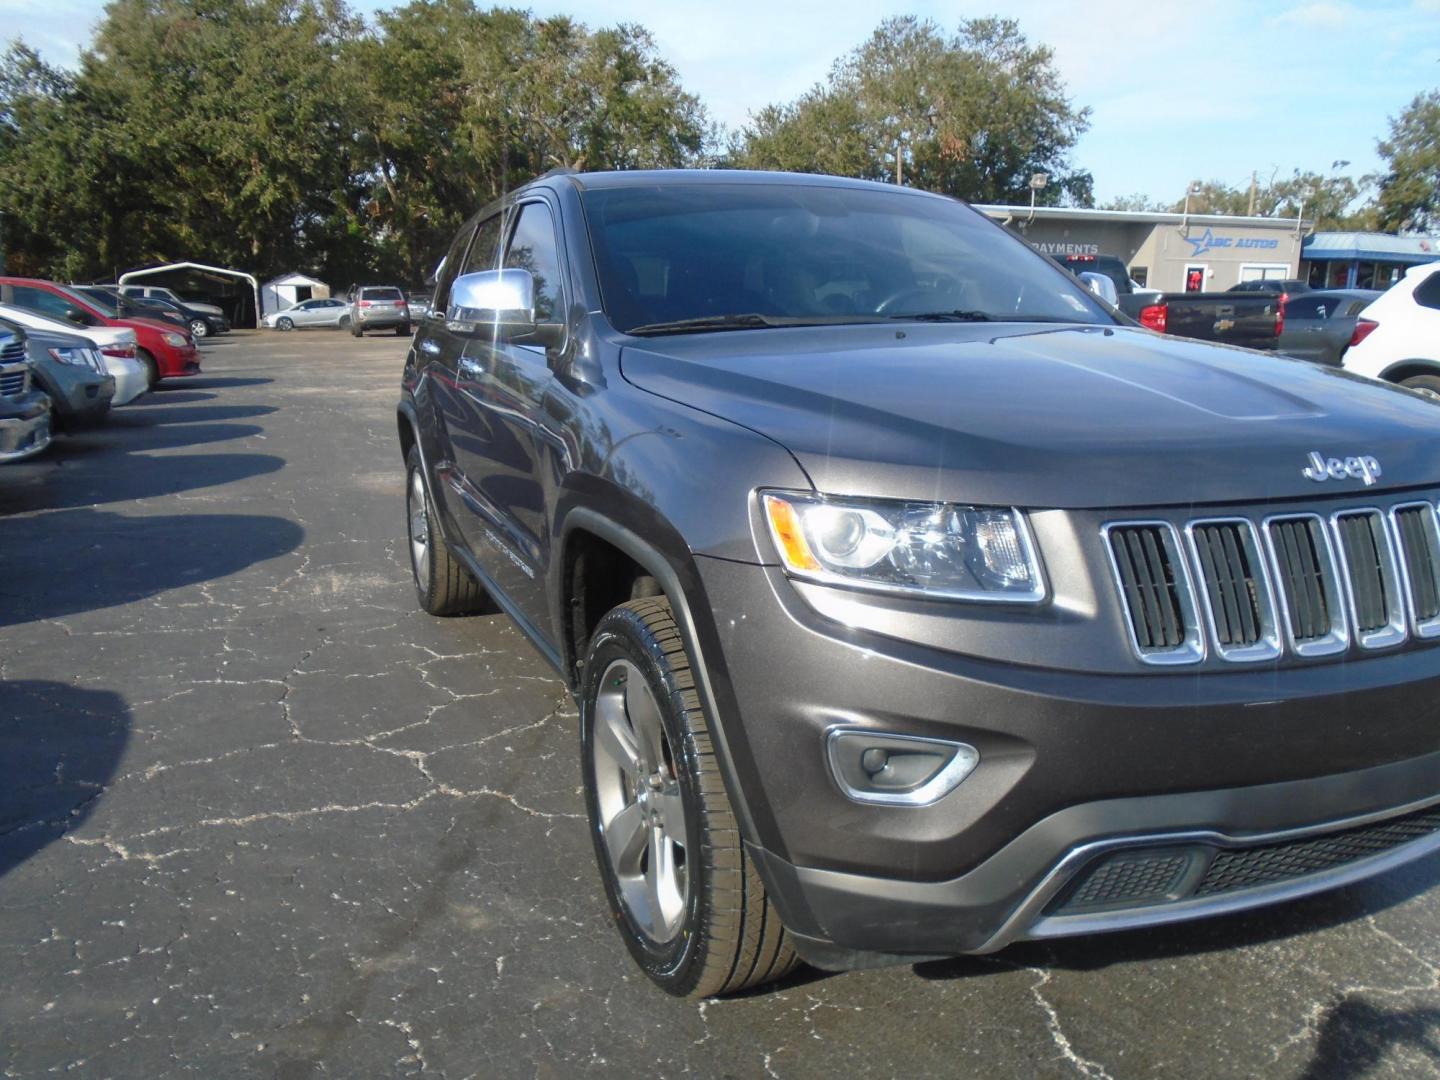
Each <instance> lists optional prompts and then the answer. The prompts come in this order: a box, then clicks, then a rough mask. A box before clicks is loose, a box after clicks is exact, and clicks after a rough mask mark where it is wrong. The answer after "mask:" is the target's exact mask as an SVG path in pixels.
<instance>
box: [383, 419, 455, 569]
mask: <svg viewBox="0 0 1440 1080" xmlns="http://www.w3.org/2000/svg"><path fill="white" fill-rule="evenodd" d="M395 426H396V429H397V434H398V436H399V438H400V460H401V461H405V460H406V459H408V458H409V456H410V448H411V447H414V448H415V449H416V450H417V451H418V452H419V454H420V480H421V482H422V483H424V485H425V493H426V494H427V495H429V496H430V505H431V506H434V507H436V508H437V509H438V508H439V507H440V505H441V504H440V502H439V501H438V500H437V499H436V498H435V490H434V485H433V483H432V482H431V475H430V458H429V456H428V455H427V454H426V453H425V440H424V439H422V438H421V437H420V418H419V416H418V415H417V414H416V412H415V405H414V403H412V402H411V401H409V400H407V399H402V400H401V402H400V404H399V405H397V406H396V407H395ZM444 516H445V515H444V514H443V513H437V514H436V515H435V517H436V520H435V521H432V522H431V523H430V527H431V528H432V529H434V530H435V531H436V532H438V533H439V534H440V540H441V542H442V543H445V544H449V543H450V539H451V538H450V535H449V531H448V530H447V528H446V525H445V520H444Z"/></svg>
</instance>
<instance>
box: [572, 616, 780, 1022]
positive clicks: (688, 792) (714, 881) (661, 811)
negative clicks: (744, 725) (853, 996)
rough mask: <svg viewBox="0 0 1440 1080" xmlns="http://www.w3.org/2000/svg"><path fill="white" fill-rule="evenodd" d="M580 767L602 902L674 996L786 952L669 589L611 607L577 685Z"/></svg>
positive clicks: (693, 994)
mask: <svg viewBox="0 0 1440 1080" xmlns="http://www.w3.org/2000/svg"><path fill="white" fill-rule="evenodd" d="M580 744H581V770H582V772H583V774H584V780H585V802H586V809H587V810H588V811H589V820H590V833H591V836H592V838H593V840H594V845H595V855H596V859H597V861H598V862H599V864H600V877H601V880H602V881H603V883H604V886H605V894H606V898H607V899H608V901H609V904H610V910H611V914H612V916H613V918H614V920H615V924H616V926H617V927H618V928H619V930H620V934H621V937H622V938H623V939H624V941H625V945H626V947H627V948H628V949H629V950H630V955H631V956H632V957H634V959H635V962H636V963H637V964H638V965H639V966H640V968H641V970H642V971H644V972H645V974H646V975H648V976H649V977H650V979H651V980H652V981H653V982H654V983H655V984H656V985H657V986H659V987H660V988H661V989H662V990H664V991H666V992H667V993H670V994H674V995H676V996H677V997H688V998H703V997H711V996H713V995H716V994H730V993H735V992H736V991H739V990H744V989H746V988H748V987H752V986H759V985H761V984H762V983H767V982H771V981H773V980H775V979H778V978H781V977H782V976H784V975H786V974H788V973H789V972H790V971H792V970H794V968H795V967H796V965H797V964H798V963H799V958H798V957H797V956H796V954H795V950H794V948H793V947H792V946H791V944H790V940H789V937H788V935H787V934H786V932H785V928H784V926H782V925H781V923H780V918H779V916H778V915H777V914H776V912H775V908H774V906H773V905H772V904H771V903H770V901H769V898H768V897H767V896H766V895H765V886H764V885H763V884H762V883H761V881H760V876H759V874H758V873H757V872H756V870H755V866H754V864H753V863H752V862H751V860H750V858H749V856H748V855H747V854H746V853H745V848H744V845H743V843H742V841H741V838H740V828H739V825H738V824H737V822H736V819H735V812H734V810H733V808H732V807H731V805H730V800H729V798H728V797H727V796H726V794H725V784H724V782H723V780H722V779H721V776H720V768H719V763H718V762H717V760H716V757H715V748H714V744H713V742H712V739H711V736H710V729H709V726H708V724H707V722H706V719H705V715H704V712H703V710H702V709H701V706H700V697H699V695H698V694H697V693H696V691H695V677H694V673H693V672H692V671H691V668H690V660H689V657H688V655H687V654H686V652H685V644H684V642H683V640H682V639H681V636H680V628H679V626H678V625H677V624H676V622H675V618H674V614H673V613H672V611H671V609H670V603H669V601H668V600H666V599H665V598H663V597H652V598H646V599H642V600H631V601H630V602H629V603H626V604H621V605H620V606H619V607H617V608H614V609H613V610H611V611H610V612H609V613H608V614H606V615H605V617H604V618H602V619H601V620H600V624H599V626H598V627H596V629H595V634H594V636H593V637H592V638H591V641H590V647H589V650H588V651H587V653H586V656H585V664H584V668H583V676H582V686H581V693H580Z"/></svg>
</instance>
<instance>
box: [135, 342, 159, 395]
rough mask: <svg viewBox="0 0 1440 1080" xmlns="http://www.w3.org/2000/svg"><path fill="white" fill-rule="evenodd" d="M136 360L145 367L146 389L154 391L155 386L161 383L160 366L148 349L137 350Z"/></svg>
mask: <svg viewBox="0 0 1440 1080" xmlns="http://www.w3.org/2000/svg"><path fill="white" fill-rule="evenodd" d="M135 358H136V359H137V360H139V361H140V363H142V364H144V365H145V389H147V390H154V389H155V384H156V383H158V382H159V381H160V365H159V364H157V363H156V362H155V357H154V356H152V355H151V354H150V351H149V350H148V349H136V350H135Z"/></svg>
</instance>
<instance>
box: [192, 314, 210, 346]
mask: <svg viewBox="0 0 1440 1080" xmlns="http://www.w3.org/2000/svg"><path fill="white" fill-rule="evenodd" d="M190 336H191V337H193V338H195V339H196V340H197V341H198V340H199V339H200V338H203V337H209V336H210V324H209V323H207V322H206V321H205V320H204V319H191V320H190Z"/></svg>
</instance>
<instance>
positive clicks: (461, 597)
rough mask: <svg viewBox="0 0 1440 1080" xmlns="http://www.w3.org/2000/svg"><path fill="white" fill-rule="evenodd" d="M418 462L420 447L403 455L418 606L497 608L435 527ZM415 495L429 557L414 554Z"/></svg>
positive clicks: (457, 611) (439, 611) (446, 612)
mask: <svg viewBox="0 0 1440 1080" xmlns="http://www.w3.org/2000/svg"><path fill="white" fill-rule="evenodd" d="M422 468H423V467H422V466H421V464H420V451H419V450H417V449H416V448H415V447H413V446H412V447H411V448H410V452H409V453H408V454H406V455H405V538H406V544H405V549H406V551H408V552H409V554H410V577H411V580H412V581H414V583H415V599H416V600H417V601H418V602H419V604H420V608H421V610H423V611H425V612H428V613H429V614H431V615H439V616H451V615H477V614H486V613H490V612H494V611H496V610H497V608H496V607H495V604H494V602H493V601H492V600H491V599H490V595H489V593H487V592H486V591H485V589H484V587H482V586H481V584H480V583H479V582H478V581H476V580H475V579H474V578H473V577H471V576H470V571H468V570H466V569H465V567H464V566H462V565H461V564H460V562H459V561H458V560H457V559H456V558H455V557H454V556H453V555H451V554H450V549H449V548H447V547H446V546H445V543H444V541H443V540H441V539H440V537H439V535H438V531H437V530H436V529H435V528H434V524H433V523H434V522H435V520H436V516H435V505H434V503H432V502H431V501H430V492H429V489H428V488H427V487H426V486H425V481H424V476H423V474H422ZM417 497H418V499H423V500H424V510H425V533H426V545H425V546H426V548H427V554H428V558H425V559H424V560H423V565H422V559H421V558H420V557H418V556H417V554H416V544H415V531H416V524H415V521H414V516H415V511H416V509H417V507H416V506H415V503H416V501H417Z"/></svg>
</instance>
